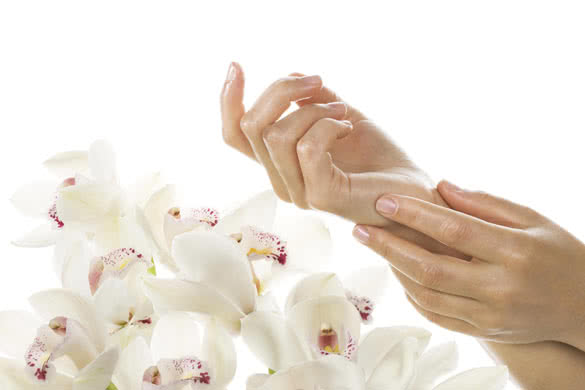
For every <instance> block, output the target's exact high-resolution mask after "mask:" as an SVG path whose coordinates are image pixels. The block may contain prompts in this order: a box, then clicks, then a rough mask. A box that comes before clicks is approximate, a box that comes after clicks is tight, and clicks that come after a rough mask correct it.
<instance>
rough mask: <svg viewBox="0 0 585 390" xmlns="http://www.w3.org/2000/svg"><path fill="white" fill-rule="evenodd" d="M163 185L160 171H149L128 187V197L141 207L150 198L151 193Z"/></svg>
mask: <svg viewBox="0 0 585 390" xmlns="http://www.w3.org/2000/svg"><path fill="white" fill-rule="evenodd" d="M162 186H163V181H162V175H161V173H160V172H154V173H150V174H148V175H145V176H142V177H140V178H138V180H136V183H134V185H133V186H132V187H130V189H129V191H128V192H130V198H131V199H133V200H134V202H135V204H136V205H138V206H139V207H143V206H144V205H145V204H146V202H148V200H149V199H150V197H151V196H152V194H154V193H155V192H156V191H158V190H159V189H160V188H161V187H162Z"/></svg>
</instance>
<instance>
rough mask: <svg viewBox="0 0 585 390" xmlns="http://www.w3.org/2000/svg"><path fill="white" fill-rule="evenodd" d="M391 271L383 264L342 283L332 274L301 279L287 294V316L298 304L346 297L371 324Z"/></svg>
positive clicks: (353, 275)
mask: <svg viewBox="0 0 585 390" xmlns="http://www.w3.org/2000/svg"><path fill="white" fill-rule="evenodd" d="M389 277H390V269H389V266H388V265H386V264H384V265H381V266H373V267H368V268H362V269H359V270H357V271H354V272H352V273H351V275H350V276H349V277H348V278H346V279H345V280H344V281H343V282H342V281H341V279H340V278H339V277H338V276H337V275H336V274H334V273H330V272H323V273H316V274H312V275H309V276H307V277H305V278H304V279H302V280H300V281H299V282H298V283H297V284H296V285H295V286H294V287H293V288H292V290H291V291H290V293H289V294H288V297H287V300H286V305H285V311H286V312H287V313H288V312H289V311H290V310H291V309H292V308H293V307H294V306H295V305H296V304H298V303H299V302H301V301H304V300H307V299H312V298H317V297H322V296H339V297H346V298H347V299H348V300H349V301H350V302H351V303H352V304H353V305H354V306H355V308H356V309H357V311H358V312H359V314H360V317H361V319H362V322H363V323H364V324H370V323H371V322H372V321H373V312H374V309H375V306H376V304H377V303H378V302H379V300H380V299H381V298H382V296H383V295H384V292H385V291H386V288H387V286H388V283H389Z"/></svg>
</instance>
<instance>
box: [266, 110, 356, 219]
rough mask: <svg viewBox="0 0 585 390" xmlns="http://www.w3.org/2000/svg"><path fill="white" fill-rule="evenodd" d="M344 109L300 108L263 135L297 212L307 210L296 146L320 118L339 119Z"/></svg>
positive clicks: (342, 115) (343, 114)
mask: <svg viewBox="0 0 585 390" xmlns="http://www.w3.org/2000/svg"><path fill="white" fill-rule="evenodd" d="M346 111H347V107H346V105H345V104H344V103H340V102H334V103H329V104H310V105H306V106H303V107H301V108H300V109H298V110H297V111H295V112H293V113H291V114H290V115H288V116H286V117H285V118H283V119H281V120H279V121H278V122H276V123H275V124H274V125H272V126H270V127H268V128H267V129H266V130H265V131H264V134H263V137H264V143H265V145H266V147H267V149H268V152H269V154H270V158H271V160H272V162H273V163H274V166H275V167H276V169H277V170H278V173H279V174H280V176H281V178H282V180H283V181H284V184H285V185H286V187H287V190H288V193H289V195H290V197H291V199H292V201H293V202H294V203H295V204H296V205H297V206H299V207H301V208H308V207H309V205H308V202H307V200H306V194H305V183H304V180H303V174H302V172H301V167H300V163H299V159H298V156H297V143H298V142H299V141H300V139H301V138H302V137H303V136H304V135H305V133H306V132H307V129H310V128H311V127H312V126H313V125H314V124H315V123H317V122H318V121H319V120H321V119H323V118H332V119H343V117H344V116H345V113H346Z"/></svg>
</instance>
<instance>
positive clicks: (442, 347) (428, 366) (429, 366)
mask: <svg viewBox="0 0 585 390" xmlns="http://www.w3.org/2000/svg"><path fill="white" fill-rule="evenodd" d="M458 360H459V355H458V352H457V344H455V342H454V341H451V342H447V343H443V344H439V345H437V346H434V347H433V348H430V349H429V350H428V351H426V352H425V353H424V354H423V355H422V356H421V357H420V359H418V362H417V363H416V376H415V378H414V382H412V384H411V385H410V388H411V389H420V390H431V389H432V388H433V385H434V384H435V383H437V382H438V381H439V380H440V379H442V378H443V377H444V376H445V375H447V374H448V373H450V372H451V371H453V370H455V369H456V368H457V363H458Z"/></svg>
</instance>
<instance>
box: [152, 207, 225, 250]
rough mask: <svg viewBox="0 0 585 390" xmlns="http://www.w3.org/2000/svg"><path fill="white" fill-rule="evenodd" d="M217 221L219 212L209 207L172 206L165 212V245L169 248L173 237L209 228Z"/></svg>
mask: <svg viewBox="0 0 585 390" xmlns="http://www.w3.org/2000/svg"><path fill="white" fill-rule="evenodd" d="M218 221H219V213H218V212H217V210H215V209H212V208H210V207H202V208H198V209H193V208H191V209H184V208H178V207H173V208H171V209H170V210H168V212H167V213H166V214H165V218H164V227H163V229H164V232H165V238H166V240H167V246H168V247H169V248H170V247H171V246H172V244H173V239H174V238H175V237H176V236H178V235H180V234H183V233H187V232H190V231H193V230H199V229H201V230H210V229H211V228H213V227H214V226H215V225H217V222H218Z"/></svg>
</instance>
